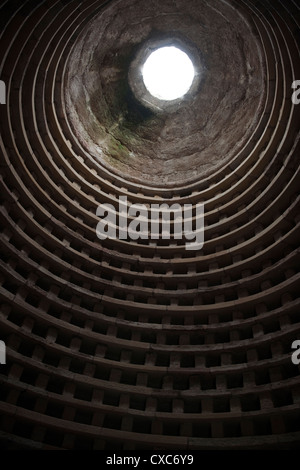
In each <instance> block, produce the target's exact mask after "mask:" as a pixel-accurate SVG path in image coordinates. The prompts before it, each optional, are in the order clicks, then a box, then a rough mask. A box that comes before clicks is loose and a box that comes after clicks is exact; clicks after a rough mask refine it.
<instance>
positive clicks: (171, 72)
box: [143, 46, 195, 101]
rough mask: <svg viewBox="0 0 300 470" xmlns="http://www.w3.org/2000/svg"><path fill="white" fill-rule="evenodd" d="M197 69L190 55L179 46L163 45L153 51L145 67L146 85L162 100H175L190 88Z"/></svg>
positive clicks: (144, 77) (152, 93)
mask: <svg viewBox="0 0 300 470" xmlns="http://www.w3.org/2000/svg"><path fill="white" fill-rule="evenodd" d="M194 76H195V70H194V66H193V63H192V61H191V60H190V58H189V56H188V55H187V54H186V53H185V52H183V51H181V50H180V49H178V48H177V47H174V46H172V47H162V48H160V49H156V51H154V52H152V54H150V56H149V57H148V59H147V60H146V62H145V64H144V68H143V79H144V83H145V86H146V88H147V90H148V91H149V93H151V95H153V96H155V97H156V98H159V99H160V100H167V101H171V100H175V99H177V98H181V97H182V96H184V95H185V94H186V93H187V92H188V91H189V89H190V87H191V85H192V83H193V80H194Z"/></svg>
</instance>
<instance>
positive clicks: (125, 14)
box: [65, 0, 265, 187]
mask: <svg viewBox="0 0 300 470" xmlns="http://www.w3.org/2000/svg"><path fill="white" fill-rule="evenodd" d="M155 12H157V13H155ZM158 12H159V13H158ZM172 31H176V32H177V33H178V34H180V35H181V37H182V38H184V40H186V41H187V42H190V43H191V44H193V46H195V47H196V48H197V49H198V52H199V55H200V57H201V60H202V64H203V67H204V70H205V73H204V77H203V80H202V82H201V86H200V89H199V90H198V92H197V93H196V94H195V95H194V97H193V100H192V101H190V100H189V101H187V102H186V101H185V100H184V99H183V101H182V103H181V105H179V106H178V109H177V111H175V112H172V113H168V112H166V113H164V114H157V115H156V114H155V113H152V112H151V111H149V110H147V109H145V108H144V107H143V106H142V105H141V104H140V103H138V102H137V101H136V100H135V98H134V96H133V94H132V92H131V89H130V87H129V84H128V69H129V66H130V63H131V61H132V60H133V58H134V57H135V54H136V52H137V50H138V48H139V47H140V46H141V45H142V44H143V42H145V41H148V40H149V39H151V38H160V37H163V38H164V37H167V36H168V35H170V34H171V33H172ZM264 69H265V65H264V61H263V54H262V51H261V46H260V42H259V39H258V35H257V34H256V29H255V25H254V24H253V23H252V20H251V19H250V18H246V17H245V16H243V14H242V12H240V14H238V13H237V11H236V10H233V9H232V7H230V6H229V5H228V4H226V3H225V2H217V1H210V2H206V1H204V0H192V1H189V2H186V1H185V0H177V1H176V2H174V1H171V0H167V1H165V2H163V3H162V2H159V0H152V1H149V0H129V1H127V2H126V5H125V4H124V6H123V3H122V2H114V3H113V4H112V5H110V6H108V7H107V8H105V9H104V10H102V11H101V12H100V13H99V15H98V16H97V17H96V18H95V19H94V20H93V21H92V22H91V23H90V24H89V25H88V26H87V27H86V28H85V29H84V31H83V33H82V35H81V36H80V37H79V39H78V41H77V42H76V44H75V47H74V49H73V52H72V54H71V55H70V57H69V62H68V64H67V75H66V92H65V98H66V107H67V112H68V116H69V120H70V123H71V126H72V128H73V131H74V133H75V135H76V136H77V138H78V140H79V141H80V143H81V144H82V146H83V147H84V148H85V149H86V151H88V152H89V153H90V154H91V155H92V156H93V157H94V158H95V159H96V160H97V161H98V162H100V163H101V164H102V165H103V166H105V167H106V168H108V169H110V170H111V171H112V172H116V173H117V174H118V175H121V176H123V177H125V178H126V179H128V180H131V181H135V182H142V183H143V184H149V186H158V187H161V186H166V185H167V186H168V185H170V186H172V187H174V186H179V185H181V184H186V183H188V182H193V181H199V179H201V178H205V177H206V176H208V175H209V174H211V173H212V172H214V171H216V170H217V169H218V168H220V167H222V166H223V165H224V163H226V162H228V161H229V160H230V159H232V158H234V156H235V155H236V154H237V152H239V151H240V150H241V149H242V147H243V145H245V143H247V142H249V140H250V141H251V134H252V133H253V131H254V129H255V127H256V126H257V124H258V122H259V119H260V117H261V112H262V110H263V105H264V101H265V82H264V78H263V77H264V72H265V70H264Z"/></svg>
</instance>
